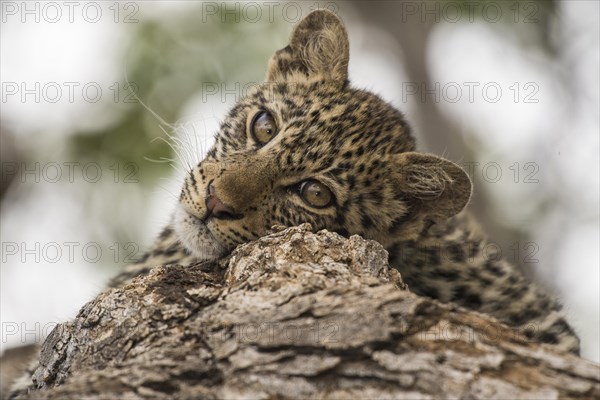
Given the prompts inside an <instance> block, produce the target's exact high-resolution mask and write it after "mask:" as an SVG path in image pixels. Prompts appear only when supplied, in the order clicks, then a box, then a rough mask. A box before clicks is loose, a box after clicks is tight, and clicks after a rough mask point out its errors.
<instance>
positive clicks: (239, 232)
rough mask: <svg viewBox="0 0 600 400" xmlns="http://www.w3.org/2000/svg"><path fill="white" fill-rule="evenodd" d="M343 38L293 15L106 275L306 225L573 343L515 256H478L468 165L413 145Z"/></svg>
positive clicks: (504, 317) (418, 284) (480, 241)
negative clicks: (366, 84)
mask: <svg viewBox="0 0 600 400" xmlns="http://www.w3.org/2000/svg"><path fill="white" fill-rule="evenodd" d="M348 47H349V46H348V36H347V34H346V30H345V28H344V25H343V24H342V22H341V21H340V20H339V19H338V18H337V17H336V16H335V15H334V14H332V13H330V12H327V11H315V12H312V13H311V14H309V15H308V16H307V17H306V18H304V19H303V20H302V21H301V22H300V23H299V24H298V25H297V26H296V28H295V29H294V31H293V33H292V36H291V39H290V41H289V44H288V45H287V46H286V47H284V48H283V49H281V50H279V51H276V52H275V54H274V55H273V57H272V58H271V60H270V61H269V63H268V67H267V77H266V81H265V83H264V84H262V85H261V86H257V87H254V88H253V90H252V91H251V92H250V93H248V94H247V95H246V96H245V97H244V98H243V99H242V100H241V101H240V102H239V103H238V104H236V105H235V106H234V107H233V109H232V110H231V111H230V112H229V114H228V115H227V117H226V119H225V121H224V122H223V123H222V125H221V127H220V129H219V130H218V132H217V133H216V138H215V144H214V146H213V147H212V149H211V150H210V151H209V152H208V153H207V155H206V158H205V159H204V160H203V161H202V162H200V163H199V164H198V165H196V166H195V167H194V168H193V169H192V170H191V171H189V173H188V174H187V177H186V179H185V182H184V184H183V188H182V190H181V195H180V198H179V203H178V205H177V208H176V210H175V213H174V216H173V220H172V223H171V224H170V225H169V226H167V227H166V228H165V229H164V230H163V232H162V234H161V235H160V238H159V239H158V241H157V242H156V244H155V245H154V247H153V248H152V249H151V250H150V251H149V252H148V253H147V254H146V255H145V256H144V257H143V258H142V260H141V261H140V263H138V264H137V265H132V266H130V267H128V268H127V269H126V270H125V271H124V272H123V273H122V274H121V275H120V276H119V277H117V278H116V279H115V280H114V282H113V284H114V285H117V284H120V283H122V282H123V281H125V280H127V279H129V278H131V277H132V276H135V275H137V274H140V273H144V271H147V270H148V269H149V268H150V267H152V266H154V265H161V264H169V263H177V264H184V265H185V264H189V263H193V262H197V261H201V260H209V259H216V258H219V257H221V256H224V255H226V254H228V253H230V252H231V251H232V250H233V249H234V248H235V247H236V246H237V245H239V244H241V243H245V242H248V241H251V240H254V239H257V238H259V237H261V236H263V235H264V234H265V233H266V232H267V231H268V230H269V229H270V227H271V226H273V225H283V226H294V225H298V224H300V223H304V222H308V223H310V224H311V225H312V226H313V227H314V228H316V229H328V230H330V231H335V232H338V233H340V234H342V235H345V236H349V235H355V234H357V235H361V236H362V237H364V238H367V239H373V240H376V241H378V242H380V243H381V244H382V245H383V246H384V247H385V248H386V249H387V250H388V252H389V257H390V260H389V261H390V265H392V266H393V267H395V268H397V269H398V270H399V271H400V273H401V274H402V277H403V279H404V281H405V282H406V283H407V284H408V285H409V288H410V290H412V291H413V292H415V293H417V294H420V295H424V296H429V297H432V298H435V299H438V300H440V301H442V302H453V303H456V304H458V305H460V306H463V307H467V308H470V309H472V310H476V311H479V312H482V313H487V314H490V315H492V316H494V317H496V318H498V319H499V320H501V321H503V322H505V323H506V324H508V325H510V326H512V327H515V328H516V329H521V330H522V332H523V334H525V335H527V336H528V337H530V338H531V339H533V340H538V341H541V342H545V343H551V344H554V345H556V346H558V347H560V348H561V349H565V350H568V351H572V352H576V353H577V352H578V351H579V339H578V338H577V336H576V335H575V333H574V332H573V330H572V329H571V327H570V326H569V325H568V324H567V322H566V321H565V318H564V314H563V313H562V312H561V307H560V305H559V303H558V302H557V301H555V300H554V299H552V298H551V297H550V296H548V295H547V294H545V293H544V292H543V291H542V290H540V289H539V288H538V287H536V286H535V285H533V284H531V283H530V282H528V281H527V280H526V279H525V278H524V276H523V275H522V273H521V272H520V271H519V270H518V269H517V268H516V267H514V266H513V265H511V264H510V263H508V262H506V261H504V260H501V259H498V260H496V259H495V257H490V255H489V254H487V255H484V253H483V249H484V248H485V247H486V238H485V236H484V235H482V234H481V233H480V232H479V230H478V229H477V228H476V225H475V224H474V223H473V222H472V221H471V219H470V218H469V216H468V215H467V214H466V213H465V212H464V211H463V209H464V208H465V206H466V205H467V203H468V202H469V198H470V196H471V182H470V180H469V177H468V176H467V174H466V173H465V172H464V171H463V170H462V169H461V168H460V167H459V166H457V165H456V164H454V163H452V162H450V161H448V160H445V159H443V158H440V157H438V156H435V155H433V154H426V153H421V152H417V151H415V140H414V138H413V137H412V135H411V130H410V127H409V125H408V123H407V122H406V120H405V119H404V117H403V115H402V113H401V112H400V111H398V110H397V109H395V108H394V107H393V106H391V105H390V104H388V103H386V102H385V101H384V100H382V99H381V98H379V97H378V96H377V95H375V94H373V93H370V92H368V91H366V90H361V89H357V88H354V87H352V86H351V85H350V83H349V81H348V59H349V51H348Z"/></svg>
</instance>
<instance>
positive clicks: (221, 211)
mask: <svg viewBox="0 0 600 400" xmlns="http://www.w3.org/2000/svg"><path fill="white" fill-rule="evenodd" d="M205 204H206V217H205V220H207V219H208V218H210V217H214V218H216V219H236V218H238V216H237V215H236V214H235V212H234V210H233V208H231V207H229V206H228V205H226V204H225V203H223V202H222V201H221V199H219V197H218V196H217V190H216V189H215V187H214V186H213V185H212V184H209V185H208V188H207V190H206V200H205Z"/></svg>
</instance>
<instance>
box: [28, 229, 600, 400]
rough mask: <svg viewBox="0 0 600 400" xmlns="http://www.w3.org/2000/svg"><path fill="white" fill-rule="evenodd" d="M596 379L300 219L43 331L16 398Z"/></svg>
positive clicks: (225, 394)
mask: <svg viewBox="0 0 600 400" xmlns="http://www.w3.org/2000/svg"><path fill="white" fill-rule="evenodd" d="M599 374H600V370H599V367H598V365H595V364H592V363H589V362H587V361H585V360H582V359H579V358H577V357H575V356H573V355H570V354H563V353H559V352H556V351H555V350H553V349H552V348H551V347H548V346H544V345H538V344H533V343H527V342H526V341H525V340H524V339H522V338H521V337H520V335H519V334H518V332H513V331H512V330H511V329H509V328H507V327H506V326H504V325H502V324H500V323H499V322H497V321H496V320H494V319H491V318H489V317H487V316H484V315H480V314H477V313H473V312H467V311H465V310H463V309H460V308H457V307H452V306H448V305H442V304H440V303H437V302H435V301H433V300H430V299H427V298H423V297H418V296H416V295H414V294H412V293H410V292H409V291H407V290H406V288H405V285H404V284H403V283H402V281H401V279H400V276H399V274H398V273H397V272H396V271H395V270H394V269H389V267H388V264H387V253H386V252H385V250H384V249H383V248H382V247H381V246H380V245H379V244H377V243H375V242H372V241H366V240H363V239H361V238H359V237H356V236H354V237H351V238H350V239H344V238H342V237H341V236H338V235H337V234H335V233H330V232H327V231H321V232H318V233H312V232H311V231H310V226H308V225H302V226H300V227H296V228H290V229H287V230H284V231H280V232H276V233H274V234H272V235H270V236H267V237H264V238H262V239H260V240H258V241H256V242H252V243H249V244H246V245H244V246H241V247H239V248H238V249H237V250H236V251H235V252H234V253H233V254H232V256H231V257H230V258H229V259H227V260H224V261H222V262H220V263H218V264H217V263H202V264H198V265H194V266H186V267H184V266H178V265H169V266H164V267H158V268H155V269H153V270H152V272H151V273H150V274H149V275H148V276H144V277H139V278H136V279H135V280H134V281H133V282H132V283H130V284H128V285H126V286H124V287H122V288H118V289H111V290H107V291H105V292H104V293H102V294H100V295H99V296H98V297H97V298H96V299H95V300H93V301H92V302H90V303H88V304H86V305H85V306H84V307H83V308H82V309H81V311H80V312H79V315H78V316H77V317H76V318H75V320H74V321H72V322H68V323H64V324H61V325H59V326H57V328H56V329H55V330H54V331H53V332H52V334H51V335H50V336H49V337H48V338H47V340H46V342H45V343H44V345H43V347H42V352H41V358H40V364H39V366H38V367H37V369H36V370H35V372H34V374H33V383H32V385H31V386H30V388H29V393H25V392H21V393H20V395H21V396H24V397H25V396H26V397H28V398H43V399H46V398H47V399H64V398H81V399H100V398H104V399H105V398H116V397H121V398H122V397H125V398H127V399H135V398H168V399H172V398H273V397H281V398H286V397H294V398H307V397H311V398H345V399H347V398H376V397H377V398H410V399H417V398H486V399H487V398H502V399H507V398H521V399H523V398H544V399H550V398H565V397H569V398H599V397H600V381H599Z"/></svg>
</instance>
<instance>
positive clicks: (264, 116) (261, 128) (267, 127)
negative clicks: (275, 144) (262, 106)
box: [250, 111, 277, 144]
mask: <svg viewBox="0 0 600 400" xmlns="http://www.w3.org/2000/svg"><path fill="white" fill-rule="evenodd" d="M250 133H251V134H252V137H254V139H255V140H256V141H257V142H258V143H260V144H265V143H267V142H268V141H269V140H271V139H273V137H275V135H276V134H277V124H276V123H275V118H273V116H272V115H271V114H269V113H268V112H266V111H261V112H259V113H258V114H256V115H255V116H254V118H252V123H251V124H250Z"/></svg>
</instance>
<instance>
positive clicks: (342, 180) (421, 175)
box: [174, 11, 471, 260]
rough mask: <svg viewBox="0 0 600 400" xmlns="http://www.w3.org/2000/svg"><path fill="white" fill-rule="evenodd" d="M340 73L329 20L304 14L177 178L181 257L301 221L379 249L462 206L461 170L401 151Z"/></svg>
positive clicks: (400, 143)
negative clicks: (257, 82)
mask: <svg viewBox="0 0 600 400" xmlns="http://www.w3.org/2000/svg"><path fill="white" fill-rule="evenodd" d="M347 66H348V39H347V35H346V31H345V29H344V27H343V25H342V23H341V21H340V20H339V19H338V18H337V17H336V16H334V15H333V14H331V13H329V12H325V11H317V12H313V13H311V14H310V15H308V16H307V17H306V18H305V19H304V20H303V21H302V22H301V23H300V24H299V25H298V26H297V27H296V28H295V30H294V32H293V34H292V38H291V40H290V44H289V46H287V47H285V48H284V49H282V50H279V51H278V52H276V53H275V55H274V56H273V58H272V59H271V61H270V63H269V67H268V73H267V81H266V82H265V83H264V84H262V85H261V86H260V87H257V88H255V89H254V91H253V92H252V93H249V94H248V95H247V96H246V97H245V98H244V99H243V100H242V101H240V103H238V104H237V105H236V106H235V107H234V108H233V109H232V110H231V111H230V112H229V114H228V116H227V117H226V120H225V122H224V123H223V124H222V126H221V128H220V130H219V132H218V133H217V135H216V139H215V145H214V147H213V148H212V149H211V150H210V151H209V152H208V154H207V157H206V158H205V159H204V160H203V161H202V162H201V163H200V164H198V165H197V166H196V167H195V168H193V169H192V170H191V171H190V172H189V174H188V176H187V177H186V180H185V183H184V185H183V189H182V191H181V196H180V199H179V204H178V207H177V210H176V213H175V221H174V227H175V231H176V233H177V235H178V237H179V239H180V241H181V242H182V243H183V245H184V246H185V247H186V248H187V249H188V250H189V251H190V252H191V253H192V254H194V255H195V256H196V257H198V258H199V259H202V260H205V259H213V258H218V257H220V256H222V255H225V254H227V253H228V252H230V251H231V250H233V248H235V246H237V245H239V244H241V243H245V242H248V241H250V240H253V239H256V238H258V237H260V236H262V235H264V234H265V233H266V232H267V231H268V230H269V229H270V228H271V227H272V226H273V225H283V226H293V225H298V224H300V223H303V222H309V223H310V224H312V226H313V227H314V228H316V229H323V228H326V229H329V230H331V231H336V232H339V233H341V234H343V235H351V234H360V235H362V236H364V237H366V238H371V239H375V240H378V241H380V242H381V243H382V244H384V245H386V243H388V242H390V241H392V240H393V239H394V238H397V237H398V236H399V235H403V236H405V237H406V238H409V237H410V236H411V235H415V234H417V233H418V232H420V230H422V229H423V227H424V226H427V224H428V223H429V221H435V220H436V219H439V218H447V217H449V216H451V215H454V214H455V213H457V212H458V211H460V210H461V209H462V208H463V207H464V205H465V204H466V202H467V201H468V198H469V195H470V191H471V185H470V182H469V180H468V177H467V176H466V174H465V173H464V171H462V170H461V169H460V168H459V167H458V166H456V165H455V164H452V163H450V162H449V161H446V160H443V159H440V158H438V157H435V156H432V155H427V154H421V153H415V152H413V150H414V140H413V138H412V137H411V136H410V132H409V128H408V125H407V124H406V122H405V121H404V119H403V117H402V114H401V113H400V112H399V111H397V110H396V109H394V108H393V107H392V106H391V105H389V104H387V103H386V102H384V101H383V100H381V99H380V98H379V97H377V96H375V95H373V94H371V93H368V92H366V91H362V90H356V89H353V88H351V87H350V85H349V84H348V79H347Z"/></svg>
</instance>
